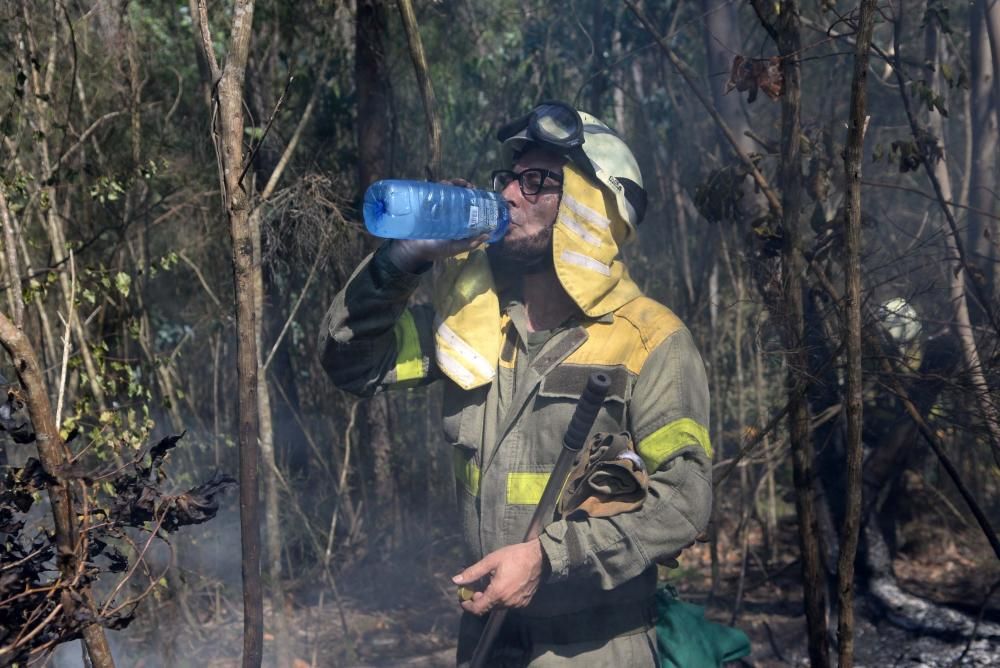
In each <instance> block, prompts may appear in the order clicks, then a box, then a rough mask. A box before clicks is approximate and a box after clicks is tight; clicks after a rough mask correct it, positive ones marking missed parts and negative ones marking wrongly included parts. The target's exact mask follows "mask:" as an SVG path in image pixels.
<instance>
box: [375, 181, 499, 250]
mask: <svg viewBox="0 0 1000 668" xmlns="http://www.w3.org/2000/svg"><path fill="white" fill-rule="evenodd" d="M364 217H365V227H367V228H368V231H369V232H371V233H372V234H374V235H375V236H377V237H382V238H385V239H469V238H471V237H478V236H480V235H482V234H489V235H490V238H489V241H490V242H494V241H497V240H499V239H500V238H501V237H502V236H503V235H504V233H505V232H506V231H507V225H508V224H509V223H510V213H509V212H508V211H507V203H506V202H505V201H504V199H503V197H501V195H500V193H497V192H492V191H489V190H471V189H469V188H461V187H459V186H450V185H443V184H441V183H430V182H428V181H402V180H386V181H376V182H375V183H373V184H372V185H370V186H369V187H368V190H367V191H365V202H364Z"/></svg>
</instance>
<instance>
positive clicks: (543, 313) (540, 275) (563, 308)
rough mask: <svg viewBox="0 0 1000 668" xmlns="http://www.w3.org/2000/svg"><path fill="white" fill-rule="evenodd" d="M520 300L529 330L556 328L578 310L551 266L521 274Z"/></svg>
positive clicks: (537, 330)
mask: <svg viewBox="0 0 1000 668" xmlns="http://www.w3.org/2000/svg"><path fill="white" fill-rule="evenodd" d="M521 299H522V301H523V303H524V313H525V316H526V318H527V321H528V322H527V324H528V331H529V332H539V331H543V330H546V329H552V328H553V327H558V326H559V325H561V324H562V323H563V322H565V321H566V319H567V318H569V317H570V316H571V315H573V314H574V313H576V312H577V311H578V310H579V307H578V306H577V305H576V302H574V301H573V298H572V297H570V296H569V294H567V293H566V290H565V289H563V286H562V283H560V282H559V277H558V276H556V272H555V269H554V268H553V269H548V270H546V271H540V272H537V273H529V274H524V276H523V278H522V284H521Z"/></svg>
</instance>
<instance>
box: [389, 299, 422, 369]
mask: <svg viewBox="0 0 1000 668" xmlns="http://www.w3.org/2000/svg"><path fill="white" fill-rule="evenodd" d="M393 334H395V335H396V349H397V353H396V382H397V383H402V382H404V381H407V380H416V379H418V378H423V377H424V360H423V355H421V354H420V336H419V335H418V334H417V324H416V323H415V322H414V321H413V314H412V313H410V311H409V310H407V311H403V317H401V318H400V319H399V320H397V321H396V325H395V327H394V328H393Z"/></svg>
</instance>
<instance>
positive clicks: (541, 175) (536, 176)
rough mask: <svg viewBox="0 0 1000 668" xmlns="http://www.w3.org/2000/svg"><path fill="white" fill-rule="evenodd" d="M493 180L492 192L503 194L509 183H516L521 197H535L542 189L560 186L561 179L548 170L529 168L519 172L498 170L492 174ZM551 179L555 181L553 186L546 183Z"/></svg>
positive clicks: (559, 175)
mask: <svg viewBox="0 0 1000 668" xmlns="http://www.w3.org/2000/svg"><path fill="white" fill-rule="evenodd" d="M492 178H493V190H495V191H496V192H498V193H499V192H503V190H504V188H506V187H507V186H509V185H510V184H511V182H513V181H517V185H518V186H519V187H520V188H521V194H522V195H537V194H538V193H540V192H542V190H543V189H544V188H555V187H558V186H562V182H563V177H562V175H561V174H559V173H558V172H553V171H551V170H549V169H542V168H540V167H531V168H529V169H523V170H521V171H520V172H515V171H513V170H510V169H498V170H496V171H495V172H493V174H492ZM549 179H551V180H552V181H555V185H553V184H552V183H548V184H547V183H546V181H548V180H549Z"/></svg>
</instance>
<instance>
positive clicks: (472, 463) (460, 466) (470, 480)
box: [452, 448, 479, 496]
mask: <svg viewBox="0 0 1000 668" xmlns="http://www.w3.org/2000/svg"><path fill="white" fill-rule="evenodd" d="M452 466H453V467H454V469H455V479H456V480H458V483H459V484H460V485H462V486H463V487H465V489H467V490H468V491H469V494H472V496H479V467H478V466H476V460H475V459H472V458H471V457H470V458H468V459H467V458H466V457H465V454H464V453H462V451H461V450H458V449H457V448H456V449H455V453H454V458H453V459H452Z"/></svg>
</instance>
